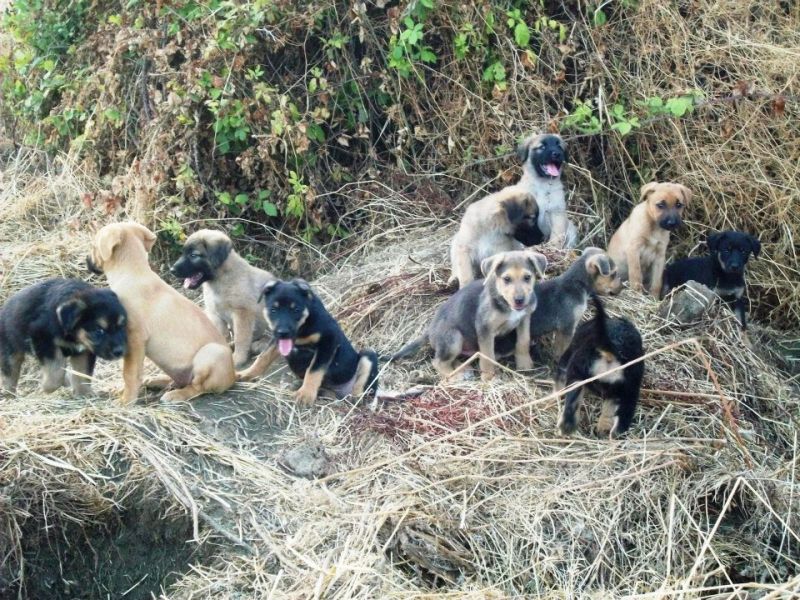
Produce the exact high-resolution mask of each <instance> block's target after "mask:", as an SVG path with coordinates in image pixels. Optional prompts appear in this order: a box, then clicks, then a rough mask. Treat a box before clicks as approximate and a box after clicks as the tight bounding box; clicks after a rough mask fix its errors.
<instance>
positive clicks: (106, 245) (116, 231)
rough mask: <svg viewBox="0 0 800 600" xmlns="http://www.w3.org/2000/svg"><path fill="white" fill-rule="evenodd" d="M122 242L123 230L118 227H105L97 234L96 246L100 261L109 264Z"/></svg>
mask: <svg viewBox="0 0 800 600" xmlns="http://www.w3.org/2000/svg"><path fill="white" fill-rule="evenodd" d="M120 242H122V228H121V227H118V226H112V227H105V228H103V229H101V230H100V232H99V233H98V234H97V239H96V241H95V245H96V247H97V253H98V254H99V255H100V260H102V261H103V262H107V261H109V260H111V257H112V256H113V255H114V248H116V247H117V246H119V244H120Z"/></svg>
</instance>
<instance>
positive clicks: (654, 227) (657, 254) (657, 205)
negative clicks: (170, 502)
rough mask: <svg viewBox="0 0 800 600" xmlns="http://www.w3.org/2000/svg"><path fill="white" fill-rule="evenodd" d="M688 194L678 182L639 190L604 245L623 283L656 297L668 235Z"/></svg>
mask: <svg viewBox="0 0 800 600" xmlns="http://www.w3.org/2000/svg"><path fill="white" fill-rule="evenodd" d="M691 198H692V192H691V191H690V190H689V188H687V187H686V186H684V185H681V184H679V183H657V182H652V183H648V184H647V185H645V186H643V187H642V190H641V194H640V197H639V200H640V203H639V204H637V205H636V206H635V207H634V208H633V210H632V211H631V214H630V216H629V217H628V218H627V219H625V221H623V223H622V225H620V226H619V229H617V231H616V232H615V233H614V235H613V236H612V238H611V241H610V242H609V244H608V255H609V256H610V257H611V258H612V259H613V260H614V262H615V263H616V264H617V268H618V269H619V274H620V277H622V280H623V281H628V280H630V285H631V288H633V289H634V290H637V291H641V290H642V289H644V288H647V289H649V291H650V294H651V295H653V296H655V297H656V298H658V297H659V296H660V294H661V283H662V279H661V278H662V275H663V273H664V264H665V263H666V256H667V244H669V234H670V232H671V231H674V230H675V229H677V228H678V227H680V225H681V223H682V222H683V211H684V209H685V208H686V206H687V205H688V204H689V201H690V200H691Z"/></svg>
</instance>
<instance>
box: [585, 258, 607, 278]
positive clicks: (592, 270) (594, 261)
mask: <svg viewBox="0 0 800 600" xmlns="http://www.w3.org/2000/svg"><path fill="white" fill-rule="evenodd" d="M586 270H587V271H588V272H589V274H594V275H602V276H603V277H608V276H609V275H611V270H612V266H611V259H610V258H608V256H607V255H605V254H594V255H592V256H591V257H590V258H589V260H587V261H586Z"/></svg>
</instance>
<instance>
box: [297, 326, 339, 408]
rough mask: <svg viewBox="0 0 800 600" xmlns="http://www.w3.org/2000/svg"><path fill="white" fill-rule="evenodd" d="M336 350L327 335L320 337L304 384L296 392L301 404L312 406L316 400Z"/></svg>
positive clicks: (304, 378)
mask: <svg viewBox="0 0 800 600" xmlns="http://www.w3.org/2000/svg"><path fill="white" fill-rule="evenodd" d="M335 351H336V348H335V346H334V345H333V344H331V343H330V342H329V341H328V340H327V338H326V337H325V336H322V337H320V341H319V343H318V344H317V351H316V352H315V353H314V358H313V359H312V360H311V364H310V365H308V369H306V374H305V376H304V377H303V385H301V386H300V389H298V390H297V391H296V392H295V393H294V399H295V400H296V401H297V403H298V404H299V405H300V406H311V405H312V404H314V402H315V401H316V399H317V394H318V393H319V388H320V386H321V385H322V380H323V379H324V378H325V373H327V372H328V365H329V364H330V363H331V361H332V360H333V354H334V353H335Z"/></svg>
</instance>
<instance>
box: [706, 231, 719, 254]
mask: <svg viewBox="0 0 800 600" xmlns="http://www.w3.org/2000/svg"><path fill="white" fill-rule="evenodd" d="M722 235H723V234H722V232H717V233H711V234H709V235H708V237H707V238H706V246H708V251H709V253H710V254H714V253H715V252H716V251H717V247H718V246H719V242H720V240H722Z"/></svg>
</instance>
